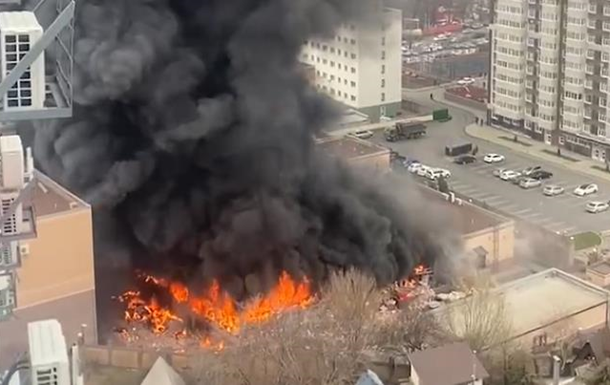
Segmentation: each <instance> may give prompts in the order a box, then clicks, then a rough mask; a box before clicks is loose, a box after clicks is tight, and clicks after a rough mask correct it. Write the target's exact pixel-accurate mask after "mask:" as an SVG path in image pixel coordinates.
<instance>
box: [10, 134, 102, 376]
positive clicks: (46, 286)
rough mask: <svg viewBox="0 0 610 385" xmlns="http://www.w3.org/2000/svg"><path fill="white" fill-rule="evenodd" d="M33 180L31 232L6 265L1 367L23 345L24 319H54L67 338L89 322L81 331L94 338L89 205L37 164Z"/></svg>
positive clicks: (28, 203)
mask: <svg viewBox="0 0 610 385" xmlns="http://www.w3.org/2000/svg"><path fill="white" fill-rule="evenodd" d="M2 138H4V137H0V143H2ZM26 164H27V162H26ZM31 183H32V184H30V185H28V186H30V190H29V191H28V194H27V196H26V197H25V198H24V200H23V212H28V210H30V211H31V212H33V213H35V218H36V220H35V221H32V222H33V223H35V226H33V227H34V230H35V231H34V233H35V234H33V236H31V237H29V238H27V239H24V238H23V237H22V238H21V239H19V240H18V244H17V246H16V247H14V248H15V249H16V250H17V252H18V257H19V259H18V263H16V264H12V265H11V266H10V268H9V269H8V271H9V272H10V277H11V280H10V286H8V287H9V292H10V295H11V297H10V298H12V301H11V302H10V307H5V312H4V313H3V314H4V316H3V317H0V368H2V364H6V363H10V361H11V360H12V359H14V357H15V356H16V355H18V354H20V353H22V352H24V351H26V350H27V341H28V338H27V323H28V322H33V321H38V320H42V319H48V318H53V319H57V320H58V321H59V322H60V323H61V324H62V326H63V329H64V331H65V335H66V337H68V338H69V339H72V340H69V341H68V342H69V343H71V342H73V340H74V339H75V338H76V336H77V334H78V333H79V332H81V330H82V325H87V327H86V328H85V332H86V336H85V337H86V338H87V340H88V341H93V342H96V341H97V314H96V301H95V277H94V260H93V228H92V216H91V208H90V206H89V205H88V204H86V203H85V202H83V201H82V200H80V199H79V198H78V197H76V196H75V195H73V194H71V193H70V192H68V191H67V190H65V189H64V188H63V187H61V186H60V185H58V184H57V183H56V182H54V181H53V180H51V179H50V178H48V177H47V176H45V175H44V174H42V173H40V172H38V171H36V170H34V171H33V172H32V178H31ZM24 217H25V218H29V216H27V215H24ZM26 230H27V229H26ZM31 232H32V231H30V233H31ZM6 271H7V270H6V267H5V270H4V272H5V274H6ZM1 272H2V270H1V267H0V274H1ZM1 283H2V282H1V281H0V284H1ZM0 294H2V292H1V291H0Z"/></svg>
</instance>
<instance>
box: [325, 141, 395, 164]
mask: <svg viewBox="0 0 610 385" xmlns="http://www.w3.org/2000/svg"><path fill="white" fill-rule="evenodd" d="M317 145H318V148H319V149H320V150H322V151H324V152H326V153H328V154H331V155H332V156H336V157H338V158H341V159H344V160H345V161H347V162H349V163H350V164H353V165H356V166H363V167H367V168H369V169H372V170H375V171H378V172H381V173H385V172H388V171H390V150H389V149H387V148H385V147H382V146H379V145H377V144H374V143H371V142H368V141H366V140H360V139H358V138H355V137H351V136H345V137H330V136H329V137H325V138H321V139H319V140H318V142H317Z"/></svg>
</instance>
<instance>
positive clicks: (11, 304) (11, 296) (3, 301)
mask: <svg viewBox="0 0 610 385" xmlns="http://www.w3.org/2000/svg"><path fill="white" fill-rule="evenodd" d="M16 307H17V301H16V289H15V276H14V275H13V273H12V272H8V273H0V320H3V319H7V318H9V317H11V316H12V314H13V310H15V308H16Z"/></svg>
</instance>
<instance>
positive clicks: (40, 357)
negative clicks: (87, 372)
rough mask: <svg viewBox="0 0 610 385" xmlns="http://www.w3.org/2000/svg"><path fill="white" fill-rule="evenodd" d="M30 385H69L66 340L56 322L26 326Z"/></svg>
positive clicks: (41, 322) (46, 321)
mask: <svg viewBox="0 0 610 385" xmlns="http://www.w3.org/2000/svg"><path fill="white" fill-rule="evenodd" d="M28 339H29V351H30V370H31V377H32V385H70V361H69V360H68V350H67V347H66V339H65V337H64V335H63V332H62V329H61V325H60V324H59V321H57V320H45V321H37V322H30V323H29V324H28Z"/></svg>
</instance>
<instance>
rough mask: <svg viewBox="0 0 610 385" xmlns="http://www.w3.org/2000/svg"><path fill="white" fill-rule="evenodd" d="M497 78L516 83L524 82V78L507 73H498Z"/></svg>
mask: <svg viewBox="0 0 610 385" xmlns="http://www.w3.org/2000/svg"><path fill="white" fill-rule="evenodd" d="M495 78H496V79H497V80H501V81H503V82H508V83H514V84H523V79H522V78H515V77H512V76H508V75H505V74H503V73H498V74H496V76H495Z"/></svg>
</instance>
